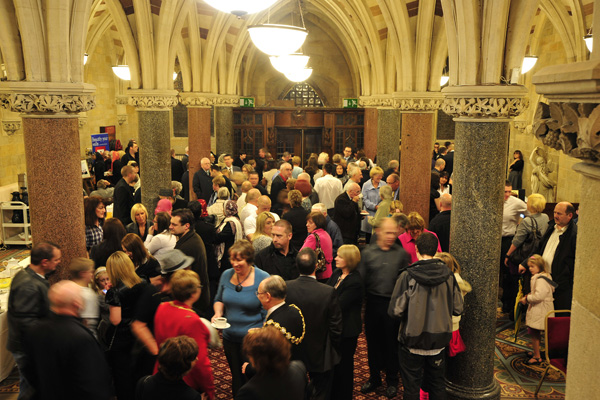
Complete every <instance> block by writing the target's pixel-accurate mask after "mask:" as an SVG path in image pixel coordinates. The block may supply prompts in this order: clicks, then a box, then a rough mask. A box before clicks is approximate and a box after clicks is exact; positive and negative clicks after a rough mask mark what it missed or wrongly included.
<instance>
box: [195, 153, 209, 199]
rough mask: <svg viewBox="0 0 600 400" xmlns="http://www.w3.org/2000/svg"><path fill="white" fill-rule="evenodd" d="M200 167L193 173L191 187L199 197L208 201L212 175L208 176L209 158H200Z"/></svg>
mask: <svg viewBox="0 0 600 400" xmlns="http://www.w3.org/2000/svg"><path fill="white" fill-rule="evenodd" d="M200 167H201V168H200V169H199V170H198V171H197V172H196V173H195V174H194V180H193V182H192V187H193V189H194V193H196V196H197V197H198V198H199V199H203V200H204V201H206V203H208V201H209V200H210V196H211V195H212V193H213V187H212V177H211V176H210V160H209V159H208V158H206V157H204V158H203V159H202V160H200Z"/></svg>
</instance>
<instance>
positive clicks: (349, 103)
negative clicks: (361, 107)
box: [344, 99, 358, 108]
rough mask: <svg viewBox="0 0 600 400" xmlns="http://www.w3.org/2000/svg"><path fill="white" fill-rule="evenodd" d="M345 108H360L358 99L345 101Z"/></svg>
mask: <svg viewBox="0 0 600 400" xmlns="http://www.w3.org/2000/svg"><path fill="white" fill-rule="evenodd" d="M344 108H358V99H344Z"/></svg>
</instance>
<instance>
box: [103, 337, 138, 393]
mask: <svg viewBox="0 0 600 400" xmlns="http://www.w3.org/2000/svg"><path fill="white" fill-rule="evenodd" d="M106 359H107V361H108V365H109V366H110V369H111V373H112V378H113V382H114V385H115V394H116V396H117V399H118V400H129V399H133V398H134V393H135V384H136V382H134V377H133V371H132V368H131V367H132V359H131V350H130V349H123V350H109V351H107V352H106Z"/></svg>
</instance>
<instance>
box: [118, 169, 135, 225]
mask: <svg viewBox="0 0 600 400" xmlns="http://www.w3.org/2000/svg"><path fill="white" fill-rule="evenodd" d="M121 175H122V176H123V178H121V180H120V181H119V182H117V184H116V185H115V192H114V208H113V216H114V218H118V219H119V220H120V221H121V222H122V223H123V225H124V226H127V224H129V223H131V207H133V205H134V204H135V202H134V200H133V187H132V186H131V185H132V183H133V181H134V180H135V179H136V177H137V174H136V173H135V169H134V168H133V167H132V166H131V165H126V166H124V167H123V168H121Z"/></svg>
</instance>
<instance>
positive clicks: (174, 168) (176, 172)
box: [171, 157, 184, 182]
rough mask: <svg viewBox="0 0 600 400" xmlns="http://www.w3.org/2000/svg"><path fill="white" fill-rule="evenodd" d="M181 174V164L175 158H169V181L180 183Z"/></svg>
mask: <svg viewBox="0 0 600 400" xmlns="http://www.w3.org/2000/svg"><path fill="white" fill-rule="evenodd" d="M183 172H184V169H183V163H182V162H181V161H180V160H178V159H176V158H175V157H171V180H172V181H177V182H181V177H182V176H183Z"/></svg>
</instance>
